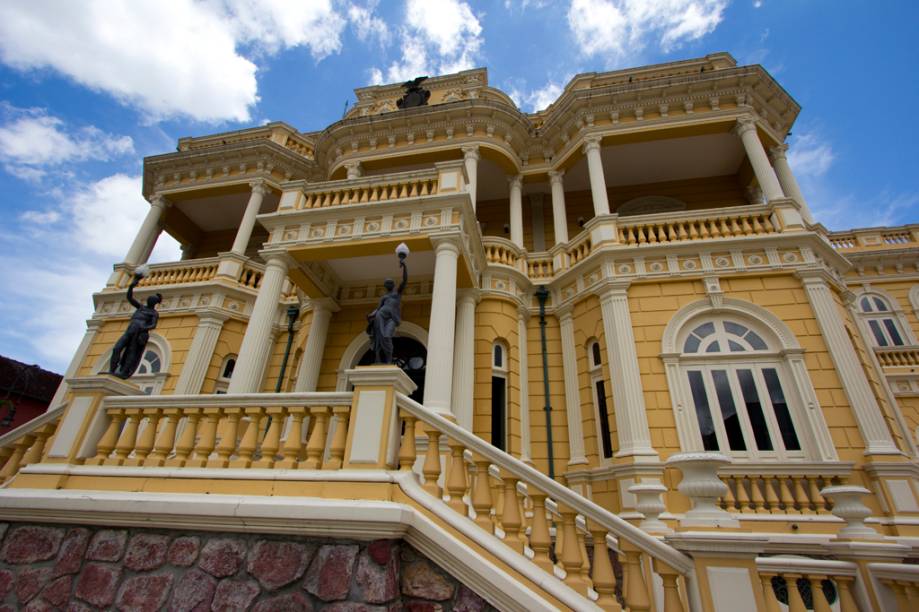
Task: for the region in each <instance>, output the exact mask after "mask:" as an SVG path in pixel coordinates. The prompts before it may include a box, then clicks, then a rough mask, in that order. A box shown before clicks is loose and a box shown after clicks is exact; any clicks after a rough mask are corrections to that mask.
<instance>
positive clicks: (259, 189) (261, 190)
mask: <svg viewBox="0 0 919 612" xmlns="http://www.w3.org/2000/svg"><path fill="white" fill-rule="evenodd" d="M249 189H251V190H252V193H257V194H258V195H260V196H265V195H268V192H269V191H271V188H270V187H268V183H267V181H265V179H257V180H254V181H250V183H249Z"/></svg>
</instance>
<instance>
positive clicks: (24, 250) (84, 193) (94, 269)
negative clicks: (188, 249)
mask: <svg viewBox="0 0 919 612" xmlns="http://www.w3.org/2000/svg"><path fill="white" fill-rule="evenodd" d="M148 209H149V204H148V203H147V202H146V201H145V200H144V199H143V197H142V196H141V177H139V176H127V175H124V174H115V175H112V176H109V177H106V178H103V179H101V180H99V181H96V182H93V183H88V184H77V185H73V186H72V189H70V190H68V191H67V193H66V196H64V195H61V196H59V197H58V200H57V202H56V204H55V207H54V208H49V209H46V210H29V211H26V212H24V213H22V214H21V215H20V221H21V222H22V224H21V225H20V226H19V227H18V228H16V229H15V230H13V231H4V234H5V235H2V236H0V238H2V239H3V241H4V250H3V252H2V253H0V269H3V270H4V274H3V275H2V276H0V307H2V310H3V311H4V313H5V314H4V326H3V329H2V330H0V347H2V351H0V352H3V353H4V354H7V355H11V356H13V357H16V356H20V358H22V359H26V360H29V359H30V358H31V356H38V357H40V358H41V359H42V363H43V364H44V365H45V366H46V367H50V368H53V369H56V370H58V371H63V370H64V368H66V366H67V363H68V361H69V359H70V356H71V355H72V354H73V351H74V350H75V349H76V346H77V344H78V343H79V341H80V338H82V336H83V332H84V330H85V325H84V324H83V321H84V320H85V319H86V318H88V317H89V315H90V314H92V302H91V300H90V296H91V295H92V293H93V292H95V291H99V290H100V289H101V288H102V287H104V286H105V282H106V279H107V278H108V276H109V274H110V273H111V265H112V262H113V261H119V260H121V258H122V257H124V255H125V253H126V252H127V250H128V247H129V246H130V243H131V241H132V240H133V239H134V236H135V234H136V233H137V230H138V228H139V227H140V224H141V221H142V220H143V218H144V216H145V215H146V213H147V210H148ZM36 245H41V250H42V254H41V256H40V257H37V256H36V252H35V251H36V249H35V246H36ZM179 256H180V251H179V246H178V244H177V243H176V242H175V240H173V239H172V238H171V237H169V236H168V235H166V234H162V235H161V236H160V239H159V240H158V241H157V244H156V248H155V249H154V251H153V255H152V256H151V261H175V260H177V259H178V258H179Z"/></svg>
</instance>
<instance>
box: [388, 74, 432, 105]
mask: <svg viewBox="0 0 919 612" xmlns="http://www.w3.org/2000/svg"><path fill="white" fill-rule="evenodd" d="M427 78H428V77H426V76H421V77H417V78H415V79H412V80H411V81H406V82H405V83H402V88H403V89H405V95H404V96H402V97H401V98H399V99H398V100H396V106H398V107H399V108H413V107H415V106H427V104H428V99H429V98H430V97H431V92H430V91H428V90H427V89H424V88H423V87H421V82H422V81H425V80H427Z"/></svg>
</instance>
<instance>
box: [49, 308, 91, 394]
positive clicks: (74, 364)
mask: <svg viewBox="0 0 919 612" xmlns="http://www.w3.org/2000/svg"><path fill="white" fill-rule="evenodd" d="M100 327H102V321H101V320H99V319H89V320H88V321H87V322H86V333H85V334H83V339H82V340H80V345H79V346H78V347H77V352H76V353H74V354H73V358H72V359H71V360H70V364H69V365H68V366H67V369H66V370H65V371H64V378H62V379H61V384H60V385H58V387H57V391H55V392H54V397H52V398H51V402H50V403H49V404H48V410H53V409H54V408H57V407H58V406H60V405H61V403H62V402H63V401H64V396H66V395H67V390H68V388H69V387H68V386H67V379H68V378H73V377H74V376H76V375H77V373H78V372H79V371H80V366H81V365H82V364H83V360H84V359H85V358H86V351H88V350H89V347H90V345H91V344H92V343H93V340H94V339H95V338H96V332H97V331H99V328H100Z"/></svg>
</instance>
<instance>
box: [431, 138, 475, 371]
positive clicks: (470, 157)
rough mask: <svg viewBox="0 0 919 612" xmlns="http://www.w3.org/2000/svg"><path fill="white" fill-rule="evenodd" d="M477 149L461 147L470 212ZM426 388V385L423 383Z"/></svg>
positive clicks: (473, 199) (472, 146) (473, 208)
mask: <svg viewBox="0 0 919 612" xmlns="http://www.w3.org/2000/svg"><path fill="white" fill-rule="evenodd" d="M480 157H481V156H480V154H479V147H478V145H468V146H465V147H463V162H464V163H465V164H466V180H467V181H468V183H466V188H467V190H468V191H469V198H470V199H471V200H472V210H475V196H476V187H477V185H478V176H479V158H480ZM425 387H427V383H425Z"/></svg>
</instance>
